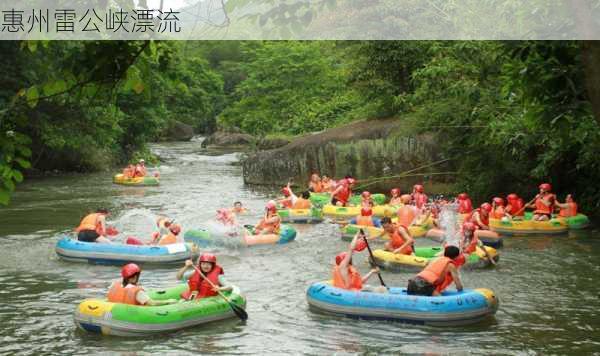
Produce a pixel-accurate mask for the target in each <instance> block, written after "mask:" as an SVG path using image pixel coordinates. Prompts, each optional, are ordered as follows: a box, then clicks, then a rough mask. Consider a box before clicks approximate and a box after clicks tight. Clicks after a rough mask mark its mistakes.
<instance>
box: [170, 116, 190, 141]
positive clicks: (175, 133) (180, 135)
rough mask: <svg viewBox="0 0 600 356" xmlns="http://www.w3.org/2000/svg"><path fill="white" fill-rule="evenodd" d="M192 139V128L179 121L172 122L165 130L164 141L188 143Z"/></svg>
mask: <svg viewBox="0 0 600 356" xmlns="http://www.w3.org/2000/svg"><path fill="white" fill-rule="evenodd" d="M192 137H194V128H193V127H192V126H190V125H188V124H184V123H183V122H180V121H174V122H173V123H172V124H171V125H170V126H169V128H168V129H167V131H166V133H165V135H164V137H163V139H164V140H165V141H189V140H191V139H192Z"/></svg>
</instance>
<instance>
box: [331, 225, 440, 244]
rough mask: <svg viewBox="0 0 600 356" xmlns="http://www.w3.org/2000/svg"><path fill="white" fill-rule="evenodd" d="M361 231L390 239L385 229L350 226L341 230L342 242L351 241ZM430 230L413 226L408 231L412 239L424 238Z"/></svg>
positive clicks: (425, 227) (422, 226)
mask: <svg viewBox="0 0 600 356" xmlns="http://www.w3.org/2000/svg"><path fill="white" fill-rule="evenodd" d="M360 229H363V230H364V231H365V232H366V233H367V234H368V235H369V236H381V238H383V239H384V240H389V239H390V237H389V236H388V234H384V231H383V228H381V227H375V226H361V225H353V224H348V225H346V226H344V227H342V228H341V230H342V240H344V241H351V240H352V238H353V237H354V235H356V233H357V232H358V231H359V230H360ZM428 229H429V226H428V225H412V226H410V227H409V228H408V231H409V232H410V234H411V236H412V237H423V236H425V234H426V233H427V231H428Z"/></svg>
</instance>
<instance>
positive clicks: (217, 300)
mask: <svg viewBox="0 0 600 356" xmlns="http://www.w3.org/2000/svg"><path fill="white" fill-rule="evenodd" d="M186 288H187V284H181V285H178V286H176V287H173V288H169V289H164V290H156V291H149V292H148V294H149V296H150V298H152V299H155V300H166V299H180V294H181V293H182V292H183V291H185V290H186ZM224 294H226V295H227V296H228V297H229V299H230V300H231V301H232V302H233V303H234V304H235V305H237V306H240V307H242V308H243V307H244V306H245V305H246V299H245V298H244V297H243V296H242V295H241V294H240V291H239V289H238V288H237V287H234V288H233V291H231V292H226V293H224ZM235 317H236V316H235V314H234V312H233V311H232V310H231V307H230V306H229V304H228V303H227V302H226V301H225V300H224V299H223V298H221V297H220V296H215V297H209V298H203V299H200V300H194V301H184V302H181V303H177V304H169V305H162V306H138V305H129V304H119V303H111V302H108V301H107V300H105V299H104V300H103V299H86V300H84V301H83V302H81V304H79V306H78V307H77V309H76V310H75V315H74V319H75V324H76V325H77V327H79V328H80V329H82V330H85V331H88V332H91V333H98V334H104V335H115V336H145V335H151V334H159V333H166V332H173V331H176V330H180V329H184V328H189V327H193V326H197V325H202V324H206V323H209V322H213V321H217V320H223V319H228V318H235Z"/></svg>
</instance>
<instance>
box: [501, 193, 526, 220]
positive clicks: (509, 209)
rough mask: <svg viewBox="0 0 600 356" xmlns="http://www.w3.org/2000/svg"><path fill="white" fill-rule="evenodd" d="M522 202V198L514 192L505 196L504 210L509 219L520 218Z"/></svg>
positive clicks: (522, 210)
mask: <svg viewBox="0 0 600 356" xmlns="http://www.w3.org/2000/svg"><path fill="white" fill-rule="evenodd" d="M524 205H525V204H524V202H523V199H522V198H519V196H518V195H517V194H515V193H511V194H509V195H507V196H506V208H505V209H504V212H505V214H506V216H507V217H508V218H510V219H521V218H522V217H523V214H524V209H523V206H524Z"/></svg>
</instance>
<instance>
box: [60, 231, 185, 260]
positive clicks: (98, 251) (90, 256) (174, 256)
mask: <svg viewBox="0 0 600 356" xmlns="http://www.w3.org/2000/svg"><path fill="white" fill-rule="evenodd" d="M55 250H56V254H57V255H58V257H60V258H62V259H63V260H66V261H71V262H87V263H92V264H107V265H123V264H125V263H128V262H135V263H140V264H146V263H152V264H169V263H181V262H184V261H185V260H187V259H190V258H192V256H193V255H194V249H193V248H192V246H191V245H187V244H184V243H178V244H171V245H164V246H150V245H125V244H117V243H113V244H102V243H95V242H83V241H78V240H76V239H73V238H70V237H68V236H64V237H63V238H61V239H60V240H59V241H58V242H57V243H56V247H55Z"/></svg>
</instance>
